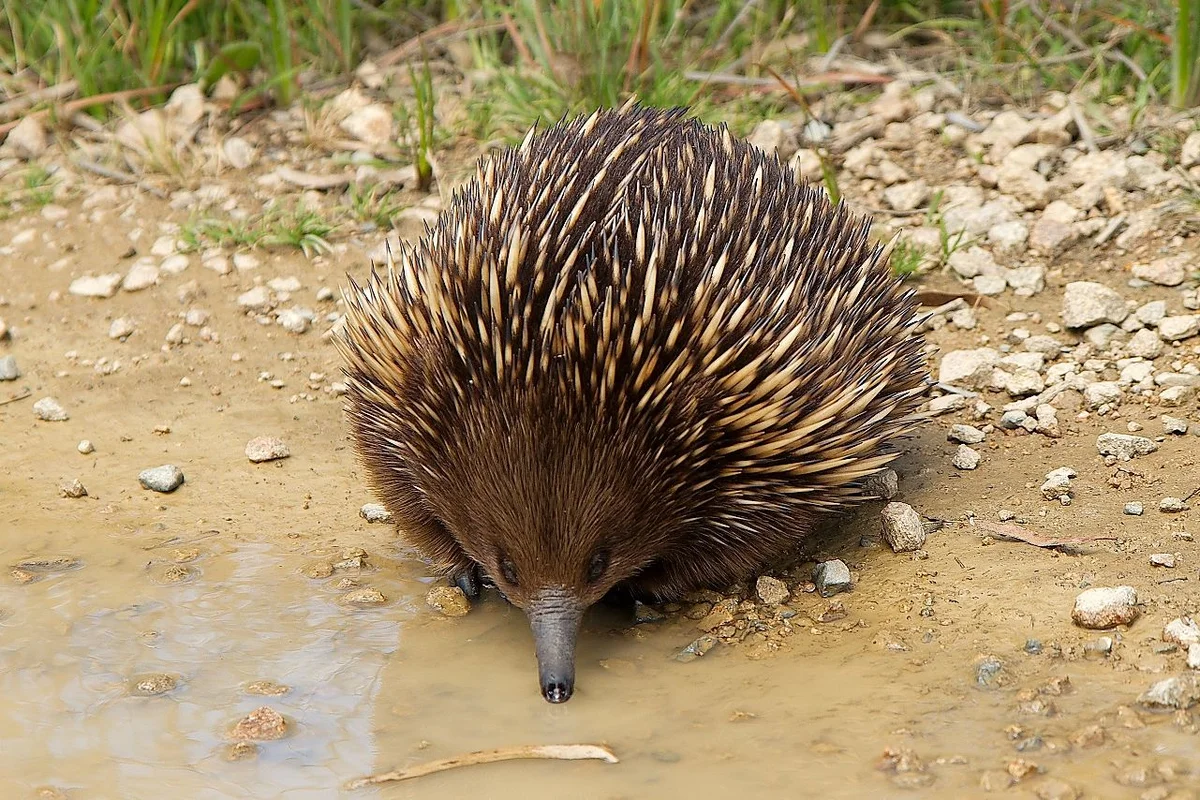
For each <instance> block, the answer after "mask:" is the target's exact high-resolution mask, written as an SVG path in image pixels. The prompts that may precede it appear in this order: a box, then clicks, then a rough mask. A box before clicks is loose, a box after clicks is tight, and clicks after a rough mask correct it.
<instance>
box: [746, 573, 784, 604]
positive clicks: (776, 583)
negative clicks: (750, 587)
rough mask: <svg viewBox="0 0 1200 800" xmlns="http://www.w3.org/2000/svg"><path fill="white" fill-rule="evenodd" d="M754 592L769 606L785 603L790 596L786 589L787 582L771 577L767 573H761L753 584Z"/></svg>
mask: <svg viewBox="0 0 1200 800" xmlns="http://www.w3.org/2000/svg"><path fill="white" fill-rule="evenodd" d="M754 593H755V594H757V595H758V599H759V600H761V601H763V602H764V603H766V604H767V605H769V606H778V605H782V604H783V603H786V602H787V601H788V599H789V598H790V597H791V596H792V593H791V592H789V591H788V588H787V584H786V583H784V582H783V581H781V580H779V579H778V578H772V577H770V576H769V575H762V576H760V577H759V579H758V581H757V582H755V584H754Z"/></svg>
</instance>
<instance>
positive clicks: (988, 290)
mask: <svg viewBox="0 0 1200 800" xmlns="http://www.w3.org/2000/svg"><path fill="white" fill-rule="evenodd" d="M971 283H972V285H973V286H974V287H975V291H976V292H977V293H979V294H981V295H984V296H985V297H993V296H995V295H998V294H1003V292H1004V290H1005V288H1007V287H1008V282H1007V281H1006V280H1005V279H1004V277H1003V276H1002V275H976V276H975V277H974V278H972V279H971Z"/></svg>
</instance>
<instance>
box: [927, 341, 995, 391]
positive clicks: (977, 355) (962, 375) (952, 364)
mask: <svg viewBox="0 0 1200 800" xmlns="http://www.w3.org/2000/svg"><path fill="white" fill-rule="evenodd" d="M999 360H1000V353H999V351H997V350H993V349H992V348H990V347H981V348H978V349H975V350H952V351H950V352H949V353H946V355H944V356H943V357H942V363H941V365H940V366H939V368H938V382H939V383H945V384H949V385H952V386H959V387H962V388H967V389H983V388H985V387H987V386H988V385H989V384H990V383H991V380H992V369H993V367H995V365H996V362H998V361H999Z"/></svg>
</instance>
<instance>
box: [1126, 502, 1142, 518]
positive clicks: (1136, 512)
mask: <svg viewBox="0 0 1200 800" xmlns="http://www.w3.org/2000/svg"><path fill="white" fill-rule="evenodd" d="M1124 512H1125V513H1126V514H1128V515H1129V516H1131V517H1140V516H1141V515H1142V514H1144V513H1146V507H1145V506H1144V505H1142V504H1141V503H1139V502H1137V501H1136V500H1135V501H1133V502H1130V503H1126V504H1125V509H1124Z"/></svg>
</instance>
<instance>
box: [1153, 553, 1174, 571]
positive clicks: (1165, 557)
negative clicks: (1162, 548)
mask: <svg viewBox="0 0 1200 800" xmlns="http://www.w3.org/2000/svg"><path fill="white" fill-rule="evenodd" d="M1150 566H1152V567H1162V568H1164V569H1175V554H1174V553H1152V554H1151V555H1150Z"/></svg>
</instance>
